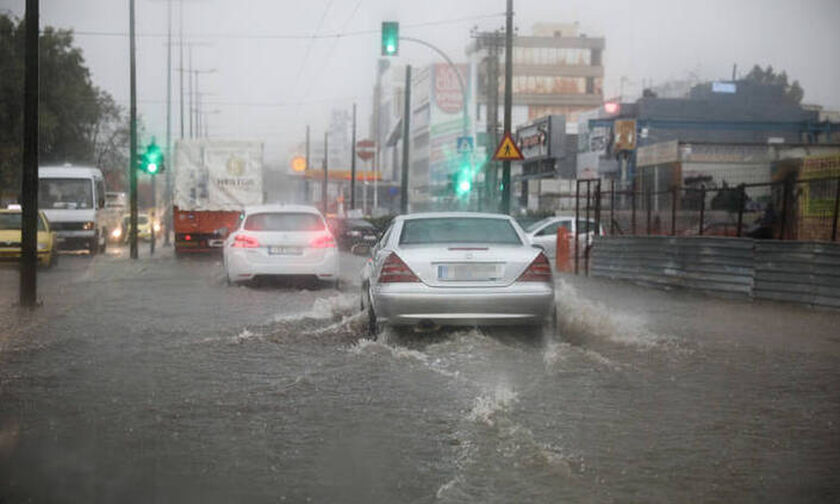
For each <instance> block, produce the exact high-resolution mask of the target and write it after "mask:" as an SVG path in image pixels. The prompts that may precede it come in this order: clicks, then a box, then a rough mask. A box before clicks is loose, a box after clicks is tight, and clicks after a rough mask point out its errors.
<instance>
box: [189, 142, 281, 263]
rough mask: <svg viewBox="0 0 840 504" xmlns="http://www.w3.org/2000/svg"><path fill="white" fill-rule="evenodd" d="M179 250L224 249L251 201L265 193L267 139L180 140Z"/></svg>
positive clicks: (258, 200)
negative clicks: (226, 241) (264, 167)
mask: <svg viewBox="0 0 840 504" xmlns="http://www.w3.org/2000/svg"><path fill="white" fill-rule="evenodd" d="M174 158H175V159H174V160H175V163H174V166H175V177H174V178H175V184H174V193H173V207H172V221H173V227H174V231H175V254H176V256H179V257H180V256H183V255H185V254H193V253H207V252H213V251H221V248H222V246H223V244H224V241H225V239H226V238H227V236H228V234H229V233H230V232H231V231H233V230H234V229H235V228H236V227H237V226H238V225H239V219H240V216H241V215H242V211H243V210H244V208H245V207H246V206H249V205H259V204H262V203H263V201H264V196H263V175H262V172H263V144H262V142H260V141H255V140H224V139H214V138H201V139H184V140H179V141H178V142H176V144H175V155H174Z"/></svg>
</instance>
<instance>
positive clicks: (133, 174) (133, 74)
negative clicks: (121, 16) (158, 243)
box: [128, 0, 137, 259]
mask: <svg viewBox="0 0 840 504" xmlns="http://www.w3.org/2000/svg"><path fill="white" fill-rule="evenodd" d="M128 24H129V26H128V31H129V53H130V54H129V68H130V70H129V81H130V88H131V98H130V105H129V123H130V125H129V128H130V138H131V140H130V142H131V143H130V146H129V149H130V152H129V163H130V165H129V167H128V180H129V197H130V199H131V202H130V212H131V215H130V217H129V227H130V232H129V247H130V253H129V255H130V257H131V258H132V259H137V68H136V66H137V65H136V61H135V53H136V50H135V49H136V48H135V41H134V0H129V11H128Z"/></svg>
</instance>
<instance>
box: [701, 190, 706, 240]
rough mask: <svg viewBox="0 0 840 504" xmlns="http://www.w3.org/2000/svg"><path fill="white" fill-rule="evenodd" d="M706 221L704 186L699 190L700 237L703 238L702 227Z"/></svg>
mask: <svg viewBox="0 0 840 504" xmlns="http://www.w3.org/2000/svg"><path fill="white" fill-rule="evenodd" d="M705 220H706V186H702V187H701V188H700V236H703V227H704V224H705V222H704V221H705Z"/></svg>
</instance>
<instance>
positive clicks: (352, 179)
mask: <svg viewBox="0 0 840 504" xmlns="http://www.w3.org/2000/svg"><path fill="white" fill-rule="evenodd" d="M350 142H351V144H350V210H353V209H355V208H356V104H355V103H354V104H353V134H352V137H351V140H350Z"/></svg>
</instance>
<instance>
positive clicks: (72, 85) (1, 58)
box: [0, 15, 128, 194]
mask: <svg viewBox="0 0 840 504" xmlns="http://www.w3.org/2000/svg"><path fill="white" fill-rule="evenodd" d="M39 49H40V67H39V68H40V89H39V114H38V121H39V130H38V131H39V144H38V155H39V164H40V165H41V166H44V165H49V164H63V163H73V164H80V165H93V166H97V167H99V168H101V169H102V170H103V172H104V173H105V175H106V178H107V179H108V183H109V186H110V187H120V186H123V185H124V179H125V174H126V171H127V170H126V168H127V166H128V123H127V119H126V115H125V111H124V110H123V108H122V107H120V106H119V105H117V104H116V102H115V101H114V99H113V98H112V97H111V96H110V95H109V94H108V93H107V92H105V91H103V90H101V89H99V88H98V87H96V86H94V85H93V83H92V81H91V78H90V71H89V70H88V68H87V67H86V66H85V61H84V58H83V56H82V51H81V50H80V49H79V48H78V47H74V46H73V33H72V31H70V30H56V29H54V28H52V27H46V28H44V29H43V31H42V33H41V36H40V46H39ZM0 75H2V76H3V77H2V79H0V188H2V189H3V191H2V192H4V193H13V194H14V193H17V192H18V191H19V187H20V180H21V179H20V174H21V164H22V157H23V153H22V149H23V138H22V136H23V90H24V23H23V21H22V20H15V19H13V18H11V17H9V16H7V15H0Z"/></svg>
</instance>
